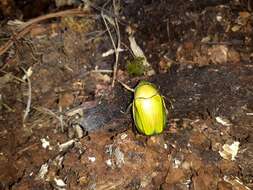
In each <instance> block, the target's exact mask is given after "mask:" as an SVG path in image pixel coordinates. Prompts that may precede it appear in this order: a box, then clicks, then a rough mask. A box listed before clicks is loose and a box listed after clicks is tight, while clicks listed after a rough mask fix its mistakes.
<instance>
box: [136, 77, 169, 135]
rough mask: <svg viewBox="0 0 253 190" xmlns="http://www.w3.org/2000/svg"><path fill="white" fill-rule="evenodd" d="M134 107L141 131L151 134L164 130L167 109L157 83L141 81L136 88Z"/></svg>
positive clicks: (137, 124) (137, 123)
mask: <svg viewBox="0 0 253 190" xmlns="http://www.w3.org/2000/svg"><path fill="white" fill-rule="evenodd" d="M132 107H133V118H134V122H135V125H136V128H137V129H138V131H139V132H140V133H142V134H145V135H148V136H149V135H155V134H159V133H161V132H163V129H164V128H165V127H166V120H167V109H166V107H165V103H164V99H163V97H162V96H161V95H160V94H159V92H158V90H157V88H156V87H155V85H153V84H152V83H149V82H146V81H141V82H140V83H139V84H138V85H137V86H136V88H135V90H134V100H133V105H132Z"/></svg>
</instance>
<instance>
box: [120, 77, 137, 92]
mask: <svg viewBox="0 0 253 190" xmlns="http://www.w3.org/2000/svg"><path fill="white" fill-rule="evenodd" d="M117 81H118V82H119V83H120V84H121V85H122V86H123V87H124V88H125V89H127V90H129V91H131V92H134V89H133V88H131V87H130V86H128V85H126V84H125V83H123V82H121V81H119V80H117Z"/></svg>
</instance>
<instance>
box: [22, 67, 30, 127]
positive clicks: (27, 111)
mask: <svg viewBox="0 0 253 190" xmlns="http://www.w3.org/2000/svg"><path fill="white" fill-rule="evenodd" d="M21 69H22V70H23V71H24V73H25V75H26V79H27V83H28V99H27V104H26V109H25V114H24V116H23V122H25V120H26V118H27V116H28V114H29V112H30V109H31V102H32V85H31V80H30V78H29V75H28V73H27V71H26V70H25V69H23V68H21Z"/></svg>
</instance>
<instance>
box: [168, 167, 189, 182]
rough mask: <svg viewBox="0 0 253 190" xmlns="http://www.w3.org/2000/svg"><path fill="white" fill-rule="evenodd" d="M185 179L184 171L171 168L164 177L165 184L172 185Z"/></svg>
mask: <svg viewBox="0 0 253 190" xmlns="http://www.w3.org/2000/svg"><path fill="white" fill-rule="evenodd" d="M184 178H185V173H184V170H183V169H181V168H171V169H170V171H169V173H168V175H167V176H166V180H165V181H166V183H168V184H174V183H178V182H180V181H181V180H183V179H184Z"/></svg>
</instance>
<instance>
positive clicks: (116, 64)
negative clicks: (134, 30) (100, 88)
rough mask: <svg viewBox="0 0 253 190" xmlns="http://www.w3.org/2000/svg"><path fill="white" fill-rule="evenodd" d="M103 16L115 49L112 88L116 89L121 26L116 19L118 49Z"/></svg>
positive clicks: (102, 13)
mask: <svg viewBox="0 0 253 190" xmlns="http://www.w3.org/2000/svg"><path fill="white" fill-rule="evenodd" d="M114 10H115V2H114ZM101 16H102V19H103V21H104V24H105V27H106V30H107V32H108V34H109V36H110V39H111V42H112V45H113V49H114V52H115V62H114V66H113V78H112V87H114V85H115V80H116V77H117V68H118V61H119V50H120V44H121V40H120V31H119V24H118V20H117V18H116V17H115V18H114V23H115V26H114V29H115V31H116V34H117V47H116V45H115V42H114V39H113V37H112V33H111V31H110V28H109V26H108V23H107V21H106V17H105V15H104V12H103V11H102V12H101Z"/></svg>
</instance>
